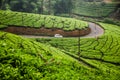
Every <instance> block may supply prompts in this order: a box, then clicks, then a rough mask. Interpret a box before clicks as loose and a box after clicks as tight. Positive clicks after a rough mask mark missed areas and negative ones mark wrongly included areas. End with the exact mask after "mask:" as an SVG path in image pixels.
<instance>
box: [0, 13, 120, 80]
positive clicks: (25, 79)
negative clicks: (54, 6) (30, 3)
mask: <svg viewBox="0 0 120 80" xmlns="http://www.w3.org/2000/svg"><path fill="white" fill-rule="evenodd" d="M98 24H99V25H100V26H101V27H102V28H103V29H104V30H105V32H104V34H103V35H102V36H98V37H97V36H96V37H95V38H77V37H76V38H37V39H27V38H23V37H20V36H17V35H15V34H11V33H7V32H3V31H0V79H1V80H14V79H15V80H29V79H31V80H56V79H57V80H119V79H120V76H119V75H120V72H119V71H120V27H119V26H116V25H112V24H105V23H98ZM76 25H78V26H76ZM9 26H17V27H33V28H41V27H45V28H60V29H63V30H65V31H66V30H75V29H85V28H86V27H88V23H87V22H84V21H80V20H76V19H71V18H61V17H57V16H56V17H53V16H48V15H40V14H30V13H22V12H11V11H0V28H1V29H2V28H5V27H9ZM56 26H57V27H56ZM68 26H69V27H68ZM78 39H80V46H78V45H79V42H78ZM79 50H80V53H79ZM78 53H79V54H78Z"/></svg>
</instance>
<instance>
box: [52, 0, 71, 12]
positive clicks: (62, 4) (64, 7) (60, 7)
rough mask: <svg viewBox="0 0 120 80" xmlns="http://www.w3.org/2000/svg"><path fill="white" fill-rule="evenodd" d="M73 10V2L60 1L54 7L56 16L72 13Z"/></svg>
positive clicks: (67, 0) (68, 0)
mask: <svg viewBox="0 0 120 80" xmlns="http://www.w3.org/2000/svg"><path fill="white" fill-rule="evenodd" d="M72 8H73V3H72V0H58V1H56V4H55V5H54V9H55V14H61V13H70V12H71V11H72Z"/></svg>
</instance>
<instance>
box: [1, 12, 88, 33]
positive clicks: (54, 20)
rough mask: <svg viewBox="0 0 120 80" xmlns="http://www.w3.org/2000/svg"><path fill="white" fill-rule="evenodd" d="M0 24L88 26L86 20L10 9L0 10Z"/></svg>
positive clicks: (50, 26)
mask: <svg viewBox="0 0 120 80" xmlns="http://www.w3.org/2000/svg"><path fill="white" fill-rule="evenodd" d="M0 24H1V25H6V26H18V27H20V26H21V27H32V28H41V27H45V28H48V29H49V28H57V29H63V30H66V31H70V30H76V29H85V28H87V27H88V23H87V22H85V21H81V20H77V19H72V18H63V17H57V16H50V15H41V14H32V13H22V12H12V11H0ZM0 28H3V27H2V26H1V27H0Z"/></svg>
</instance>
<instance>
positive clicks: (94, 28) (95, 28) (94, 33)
mask: <svg viewBox="0 0 120 80" xmlns="http://www.w3.org/2000/svg"><path fill="white" fill-rule="evenodd" d="M89 28H90V29H91V33H89V34H88V35H85V36H82V37H81V38H96V37H98V36H101V35H103V34H104V29H103V28H101V27H100V26H99V25H97V24H95V23H91V22H89ZM20 36H22V37H26V38H53V37H50V36H35V35H20ZM64 38H66V37H64ZM67 38H69V37H67Z"/></svg>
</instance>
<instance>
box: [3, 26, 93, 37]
mask: <svg viewBox="0 0 120 80" xmlns="http://www.w3.org/2000/svg"><path fill="white" fill-rule="evenodd" d="M3 31H6V32H10V33H15V34H20V35H39V36H54V35H55V34H61V35H62V36H65V37H77V36H84V35H87V34H89V33H90V32H91V29H90V28H86V29H84V30H73V31H64V30H61V29H46V28H39V29H35V28H28V27H15V26H9V27H7V28H5V29H3Z"/></svg>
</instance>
